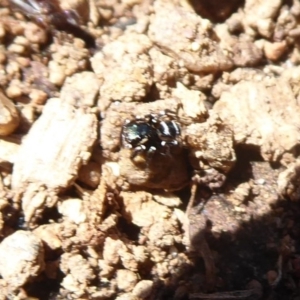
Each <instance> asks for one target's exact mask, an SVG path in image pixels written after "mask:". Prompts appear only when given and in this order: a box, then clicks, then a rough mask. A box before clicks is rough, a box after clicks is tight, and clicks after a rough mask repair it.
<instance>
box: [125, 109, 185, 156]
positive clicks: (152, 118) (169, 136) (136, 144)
mask: <svg viewBox="0 0 300 300" xmlns="http://www.w3.org/2000/svg"><path fill="white" fill-rule="evenodd" d="M179 136H180V127H179V125H178V124H177V123H176V122H175V121H172V120H166V121H163V120H160V119H159V118H158V117H157V116H156V115H153V114H151V115H147V116H146V117H145V118H143V119H140V118H137V119H135V120H132V121H126V122H125V124H124V125H123V129H122V144H123V146H124V147H126V148H130V149H132V153H131V159H133V158H134V157H135V156H137V155H138V154H140V153H143V154H145V155H146V156H147V159H151V158H152V157H153V155H154V154H155V153H156V152H159V153H161V154H167V155H169V154H170V153H169V152H170V147H172V146H177V145H179V142H178V140H177V139H178V138H179Z"/></svg>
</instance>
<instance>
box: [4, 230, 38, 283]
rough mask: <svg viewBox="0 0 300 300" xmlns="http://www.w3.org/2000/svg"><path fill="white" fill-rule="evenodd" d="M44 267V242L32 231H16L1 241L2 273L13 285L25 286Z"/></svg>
mask: <svg viewBox="0 0 300 300" xmlns="http://www.w3.org/2000/svg"><path fill="white" fill-rule="evenodd" d="M43 269H44V249H43V244H42V242H41V240H40V239H39V238H38V237H36V236H35V235H34V234H32V233H31V232H25V231H21V230H19V231H16V232H15V233H13V234H12V235H10V236H8V237H6V238H5V239H4V240H3V241H2V242H1V244H0V274H1V276H2V278H3V279H4V280H5V281H6V282H7V283H8V284H9V285H10V286H11V287H14V288H18V287H21V286H23V285H24V284H25V283H27V282H28V281H30V279H32V278H34V277H36V276H37V275H38V274H39V273H40V272H41V271H42V270H43Z"/></svg>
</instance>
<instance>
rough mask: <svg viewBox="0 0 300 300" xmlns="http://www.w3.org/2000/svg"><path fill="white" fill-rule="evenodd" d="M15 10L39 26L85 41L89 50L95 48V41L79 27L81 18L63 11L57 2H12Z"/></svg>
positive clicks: (48, 0) (16, 0)
mask: <svg viewBox="0 0 300 300" xmlns="http://www.w3.org/2000/svg"><path fill="white" fill-rule="evenodd" d="M10 2H11V5H12V7H13V8H15V9H17V10H19V11H20V12H21V13H23V14H25V15H26V16H27V17H29V18H30V19H33V20H34V21H35V22H36V23H37V24H39V25H40V26H43V27H44V28H46V29H48V30H49V31H52V29H53V27H54V28H55V29H57V30H62V31H66V32H68V33H71V34H73V35H74V36H76V37H78V38H81V39H82V40H84V41H85V43H86V45H87V46H88V47H89V48H94V47H95V39H94V37H93V36H92V35H91V34H89V33H88V32H87V31H85V30H83V29H82V28H81V27H80V26H79V25H80V24H79V19H80V18H79V16H78V14H77V13H76V12H75V11H73V10H63V9H61V8H60V6H59V4H58V2H57V0H10Z"/></svg>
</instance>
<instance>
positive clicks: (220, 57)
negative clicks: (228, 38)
mask: <svg viewBox="0 0 300 300" xmlns="http://www.w3.org/2000/svg"><path fill="white" fill-rule="evenodd" d="M149 36H150V38H151V39H152V41H153V42H154V43H155V44H157V45H158V46H159V47H160V48H161V50H162V51H164V52H165V53H167V54H168V55H170V56H172V57H175V58H177V59H180V60H182V61H183V63H184V65H185V66H186V68H188V69H189V70H190V71H193V72H216V71H221V70H228V69H230V68H231V67H232V66H233V64H232V61H231V59H230V58H229V57H228V56H227V55H226V53H225V52H223V50H222V49H221V48H220V47H219V45H218V43H217V40H216V39H215V38H214V31H213V29H212V24H211V23H210V22H209V21H208V20H207V19H202V18H201V17H200V16H198V15H196V14H195V13H194V12H192V11H190V10H188V9H186V8H183V7H180V6H178V5H174V4H173V3H171V2H167V1H156V2H155V3H154V14H153V15H152V17H151V20H150V26H149Z"/></svg>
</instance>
